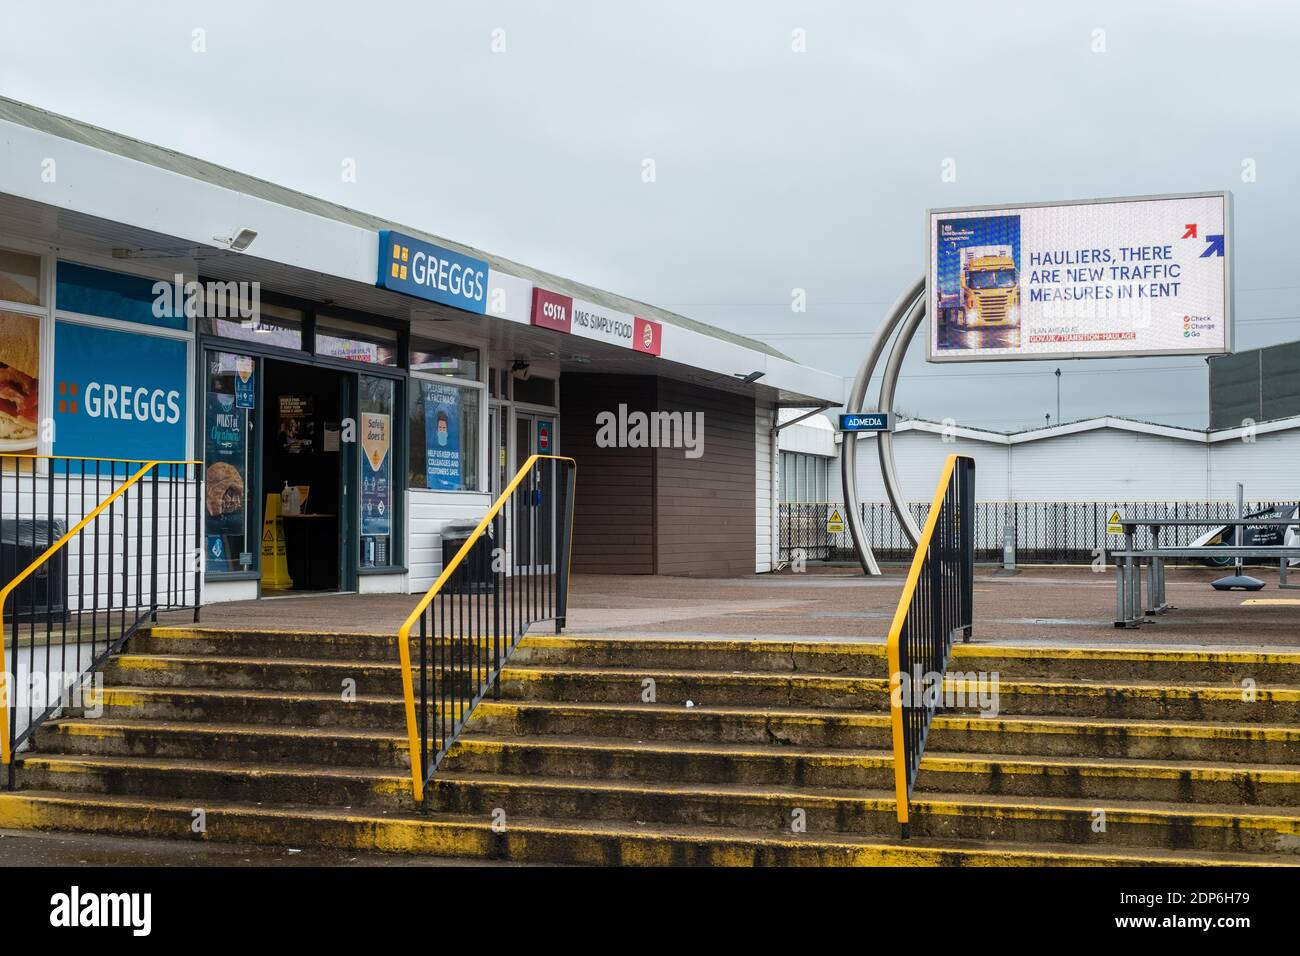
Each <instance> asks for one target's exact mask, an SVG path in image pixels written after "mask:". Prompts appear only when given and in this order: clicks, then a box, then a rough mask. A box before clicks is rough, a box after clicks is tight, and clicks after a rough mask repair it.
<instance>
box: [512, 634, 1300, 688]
mask: <svg viewBox="0 0 1300 956" xmlns="http://www.w3.org/2000/svg"><path fill="white" fill-rule="evenodd" d="M513 661H514V662H515V663H516V664H519V665H521V666H553V667H559V666H570V667H572V666H576V667H633V668H657V669H661V670H710V671H731V670H741V671H746V672H751V673H752V672H759V673H820V674H840V675H844V676H858V677H884V676H886V673H885V667H886V665H885V643H884V638H883V637H881V639H880V640H878V641H872V642H845V641H769V640H748V639H744V638H726V639H714V638H700V639H672V638H642V637H626V636H618V637H601V636H585V635H583V636H560V637H555V636H550V635H530V636H529V637H526V638H525V639H524V640H523V642H522V643H521V644H520V646H519V649H518V651H517V652H516V654H515V656H514V658H513ZM950 669H952V670H963V671H970V670H975V671H983V672H986V673H992V672H997V673H999V674H1000V675H1001V676H1002V678H1004V679H1018V680H1019V679H1027V678H1036V677H1041V678H1053V679H1057V680H1064V679H1080V680H1089V681H1106V680H1111V679H1119V680H1143V681H1168V682H1173V683H1189V682H1190V683H1232V684H1237V685H1240V684H1241V682H1242V681H1243V680H1246V679H1250V680H1253V681H1255V682H1256V683H1257V684H1300V653H1297V654H1282V653H1267V652H1256V651H1245V650H1240V651H1221V650H1214V651H1193V650H1171V649H1166V648H1142V647H1118V648H1113V647H1112V648H1100V647H1097V648H1088V647H1083V648H1054V647H1041V646H1037V645H1016V644H997V643H989V642H988V641H987V640H981V641H976V642H972V643H970V644H965V643H959V644H957V645H955V646H954V648H953V658H952V663H951V668H950Z"/></svg>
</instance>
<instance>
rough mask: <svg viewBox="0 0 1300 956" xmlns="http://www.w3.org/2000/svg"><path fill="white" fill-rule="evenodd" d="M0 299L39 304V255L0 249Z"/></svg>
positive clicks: (20, 303) (23, 303)
mask: <svg viewBox="0 0 1300 956" xmlns="http://www.w3.org/2000/svg"><path fill="white" fill-rule="evenodd" d="M0 300H3V301H5V302H17V303H18V304H19V305H40V304H41V257H40V256H32V255H28V254H27V253H25V252H10V251H9V250H8V249H0Z"/></svg>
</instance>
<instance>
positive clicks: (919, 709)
mask: <svg viewBox="0 0 1300 956" xmlns="http://www.w3.org/2000/svg"><path fill="white" fill-rule="evenodd" d="M974 514H975V459H973V458H967V457H964V456H961V455H951V456H949V458H948V461H947V463H946V464H945V466H944V471H943V475H942V477H941V478H940V480H939V486H938V489H937V490H936V491H935V495H934V501H933V502H932V503H931V506H930V510H929V513H928V516H927V519H926V522H925V527H924V530H923V531H922V533H921V540H920V541H919V542H918V543H917V548H916V552H915V554H914V555H913V557H912V564H911V568H910V569H909V571H908V575H907V582H906V584H905V585H904V587H903V594H902V596H901V597H900V598H899V601H898V608H897V610H896V611H895V613H894V620H893V623H892V625H891V626H890V629H889V638H888V643H887V645H886V657H887V659H888V667H889V711H890V725H891V732H892V738H893V750H894V786H895V795H896V798H897V805H898V822H899V825H900V827H901V828H902V833H903V836H904V837H906V836H908V834H909V822H908V820H909V817H908V801H909V800H910V799H911V795H912V787H913V785H914V784H915V782H916V773H917V770H918V769H919V768H920V766H921V756H922V755H923V754H924V753H925V740H926V736H927V735H928V734H929V731H930V723H931V721H932V720H933V719H934V714H935V711H936V710H937V709H938V707H939V705H940V704H941V703H942V698H943V683H944V674H945V672H946V671H947V669H948V655H949V653H950V652H951V651H952V644H953V638H954V635H955V634H957V632H958V631H960V632H962V635H963V637H964V639H965V640H970V634H971V627H972V624H973V618H974V606H973V605H974V588H973V584H974V571H975V553H974V542H975V534H974V530H975V526H974V522H973V521H972V518H973V517H974ZM936 688H937V689H938V693H937V694H936V693H935V690H936Z"/></svg>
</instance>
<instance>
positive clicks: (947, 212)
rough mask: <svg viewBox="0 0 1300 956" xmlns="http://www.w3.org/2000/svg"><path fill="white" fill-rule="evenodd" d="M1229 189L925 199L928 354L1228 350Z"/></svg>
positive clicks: (942, 358)
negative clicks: (978, 200)
mask: <svg viewBox="0 0 1300 956" xmlns="http://www.w3.org/2000/svg"><path fill="white" fill-rule="evenodd" d="M1230 201H1231V197H1230V195H1229V194H1228V193H1197V194H1194V195H1179V196H1151V197H1138V198H1133V199H1103V200H1094V201H1088V202H1069V203H1051V204H1038V205H1018V206H999V207H992V206H990V207H972V208H963V209H932V210H930V212H929V214H928V215H929V239H928V256H929V269H928V272H927V278H928V282H927V296H928V299H927V303H926V311H927V315H928V317H929V359H930V361H932V362H950V361H991V360H1007V359H1060V358H1113V357H1116V356H1122V355H1207V354H1222V353H1224V352H1229V351H1231V350H1232V303H1231V263H1232V258H1231V256H1232V244H1231V238H1232V237H1231V235H1230V230H1231V209H1230Z"/></svg>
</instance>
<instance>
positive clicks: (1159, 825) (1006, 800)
mask: <svg viewBox="0 0 1300 956" xmlns="http://www.w3.org/2000/svg"><path fill="white" fill-rule="evenodd" d="M431 787H432V790H431V798H432V800H433V806H434V807H435V808H436V810H438V811H439V812H451V813H459V814H464V815H466V816H469V817H480V818H485V817H490V816H491V814H492V813H494V812H496V813H498V815H499V814H500V813H501V812H504V814H505V819H506V820H507V821H509V820H514V819H518V818H521V817H522V818H535V817H540V816H549V817H553V818H562V819H574V820H579V819H581V820H588V821H590V822H591V823H592V824H593V825H604V824H606V823H619V822H620V821H635V823H636V824H637V825H639V826H647V827H656V826H673V827H682V826H709V827H718V828H733V827H734V828H736V829H738V830H742V831H744V830H748V831H765V832H767V833H769V834H773V835H777V834H787V833H791V832H792V831H793V828H794V827H795V826H796V824H798V825H800V826H802V827H804V828H805V831H804V832H805V835H806V836H807V837H810V838H814V839H815V838H817V837H819V836H821V837H834V838H839V837H844V836H859V837H864V838H871V839H880V838H886V839H887V838H890V837H892V836H895V835H897V832H898V823H897V817H896V814H895V808H894V796H893V793H892V792H885V791H872V790H842V789H839V790H837V789H824V788H807V787H800V788H789V787H763V786H752V785H740V784H713V785H703V784H701V785H683V784H671V783H638V782H635V781H613V780H596V779H580V780H573V779H568V778H553V777H543V776H528V777H522V776H503V775H492V774H465V773H459V772H447V773H442V774H439V776H438V777H437V778H435V780H434V781H433V783H432V784H431ZM1098 821H1103V822H1104V829H1099V828H1098V827H1099V823H1098ZM911 822H912V833H913V837H914V838H918V839H920V840H922V841H924V840H926V839H931V840H940V841H965V840H973V841H984V842H983V845H984V846H985V847H988V848H990V849H993V848H996V849H997V850H1000V851H1004V852H1011V853H1015V852H1018V851H1020V852H1023V851H1024V850H1025V849H1027V848H1028V847H1031V846H1033V845H1034V844H1042V843H1050V844H1058V845H1070V846H1073V847H1075V848H1076V850H1083V849H1088V850H1093V851H1098V850H1101V851H1107V850H1109V851H1114V850H1117V849H1119V848H1129V849H1132V848H1144V849H1148V850H1156V851H1169V850H1183V851H1187V850H1191V851H1194V852H1202V853H1248V854H1263V855H1270V856H1273V855H1290V859H1291V861H1292V862H1293V863H1300V812H1297V811H1296V810H1295V809H1293V808H1287V809H1282V810H1279V809H1277V808H1261V809H1259V810H1247V809H1245V808H1241V807H1234V806H1207V807H1197V808H1187V807H1181V806H1178V805H1176V804H1146V803H1138V802H1134V801H1123V800H1111V801H1104V802H1093V801H1080V800H1070V799H1064V798H1044V799H1039V800H1025V799H1017V798H1013V797H996V796H995V797H982V798H976V797H970V796H967V795H962V794H925V795H918V796H917V797H916V798H915V799H914V800H913V803H912V821H911Z"/></svg>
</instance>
